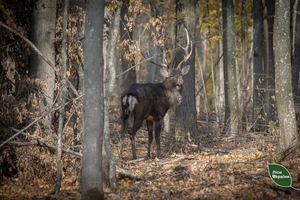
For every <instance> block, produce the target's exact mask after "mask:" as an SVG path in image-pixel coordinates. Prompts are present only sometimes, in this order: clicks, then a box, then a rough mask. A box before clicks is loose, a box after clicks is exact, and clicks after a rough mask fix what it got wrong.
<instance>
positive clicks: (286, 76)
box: [274, 0, 298, 152]
mask: <svg viewBox="0 0 300 200" xmlns="http://www.w3.org/2000/svg"><path fill="white" fill-rule="evenodd" d="M274 53H275V80H276V83H275V87H276V100H277V108H278V118H279V131H280V136H279V151H280V152H282V151H285V150H287V149H288V148H290V147H292V146H293V145H295V144H296V143H298V132H297V124H296V118H295V107H294V100H293V90H292V82H291V80H292V74H291V71H292V70H291V41H290V1H285V0H276V1H275V18H274Z"/></svg>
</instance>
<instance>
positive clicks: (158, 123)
mask: <svg viewBox="0 0 300 200" xmlns="http://www.w3.org/2000/svg"><path fill="white" fill-rule="evenodd" d="M161 122H162V120H155V141H156V147H157V158H160V131H161Z"/></svg>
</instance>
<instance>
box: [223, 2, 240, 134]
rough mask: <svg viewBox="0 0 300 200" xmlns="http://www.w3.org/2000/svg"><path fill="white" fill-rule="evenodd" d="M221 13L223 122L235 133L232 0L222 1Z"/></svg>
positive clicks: (236, 95) (235, 89) (235, 102)
mask: <svg viewBox="0 0 300 200" xmlns="http://www.w3.org/2000/svg"><path fill="white" fill-rule="evenodd" d="M222 13H223V64H224V66H223V67H224V82H225V84H224V90H225V123H226V124H227V125H228V127H227V130H226V131H227V132H231V134H236V133H237V132H238V129H239V121H240V116H239V105H238V91H237V77H236V66H235V44H234V40H235V38H234V36H235V33H234V7H233V0H223V1H222Z"/></svg>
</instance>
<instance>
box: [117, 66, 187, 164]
mask: <svg viewBox="0 0 300 200" xmlns="http://www.w3.org/2000/svg"><path fill="white" fill-rule="evenodd" d="M188 71H189V66H186V67H184V68H183V69H182V70H181V69H180V68H176V69H173V70H170V71H167V70H166V69H162V70H161V74H162V75H163V76H164V77H165V78H166V79H165V80H164V82H162V83H157V84H152V83H145V84H138V83H135V84H131V85H129V86H128V87H127V88H126V89H125V90H124V91H123V92H122V94H121V104H122V116H121V117H122V133H123V136H122V146H121V152H120V155H122V149H123V139H124V133H125V132H126V129H127V126H128V123H127V121H128V119H129V118H130V116H132V117H133V119H134V122H133V126H132V127H131V130H130V136H131V137H130V139H131V145H132V156H133V159H136V158H137V156H136V151H135V135H136V132H137V131H138V130H139V128H140V127H141V125H142V122H143V121H144V120H146V122H147V128H148V134H149V141H148V157H149V158H150V148H151V143H152V140H153V122H154V125H155V141H156V144H157V157H160V132H161V126H162V121H163V118H164V116H165V114H166V113H167V111H168V110H169V109H170V108H172V107H174V106H177V105H179V104H180V103H181V99H182V96H181V91H182V85H183V79H182V75H185V74H187V73H188Z"/></svg>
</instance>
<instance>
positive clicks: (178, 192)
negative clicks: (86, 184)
mask: <svg viewBox="0 0 300 200" xmlns="http://www.w3.org/2000/svg"><path fill="white" fill-rule="evenodd" d="M276 138H277V137H276V136H274V135H271V134H262V133H250V132H248V133H243V134H240V135H237V136H235V137H228V136H225V135H222V134H218V133H212V134H203V137H201V138H199V139H193V140H192V141H191V142H190V143H188V144H187V143H183V142H179V141H174V140H171V139H169V138H168V137H166V136H165V135H163V136H162V141H161V143H162V158H161V159H157V158H156V157H155V154H156V148H155V146H156V145H154V144H153V145H152V151H151V153H152V158H150V159H145V156H146V155H147V144H148V138H147V132H146V130H145V127H144V128H142V129H141V130H140V131H139V133H138V135H137V139H136V143H137V148H136V149H137V154H138V159H137V160H131V158H132V154H131V146H130V141H129V138H127V139H126V143H127V145H126V147H125V151H124V155H123V158H122V159H119V158H118V156H119V143H118V142H117V140H114V139H112V147H113V150H114V152H115V155H116V158H117V165H118V167H120V168H122V169H124V170H127V171H128V172H130V173H132V174H134V175H135V176H137V177H140V178H141V179H136V178H132V177H129V176H124V175H118V189H117V190H114V191H113V190H110V189H108V188H106V187H105V188H104V192H105V199H122V200H126V199H176V200H177V199H244V200H252V199H264V200H265V199H300V191H297V190H294V189H291V188H283V187H279V186H277V185H276V184H275V183H274V182H273V181H272V180H271V179H270V177H269V174H268V169H267V164H268V163H274V160H276V154H275V149H276V146H277V142H276V141H277V139H276ZM280 164H281V165H283V166H285V167H286V168H287V169H288V170H289V172H290V174H291V177H292V181H293V182H292V186H293V187H295V188H300V151H299V150H297V151H295V152H293V153H292V154H290V155H288V156H287V157H286V158H285V159H284V160H283V161H282V162H281V163H280ZM1 178H2V177H1ZM78 180H79V179H78V178H77V179H75V181H74V179H72V180H70V179H64V180H63V182H62V188H61V194H60V195H59V197H54V196H52V197H51V198H49V191H51V190H53V187H54V185H53V184H49V183H45V182H43V181H41V180H40V181H39V180H38V179H37V180H34V181H32V184H27V185H22V184H21V183H20V182H19V181H18V178H10V179H5V180H2V181H0V182H1V183H2V184H1V185H0V199H36V200H37V199H40V200H41V199H80V184H79V181H78ZM47 196H48V198H46V197H47Z"/></svg>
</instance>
